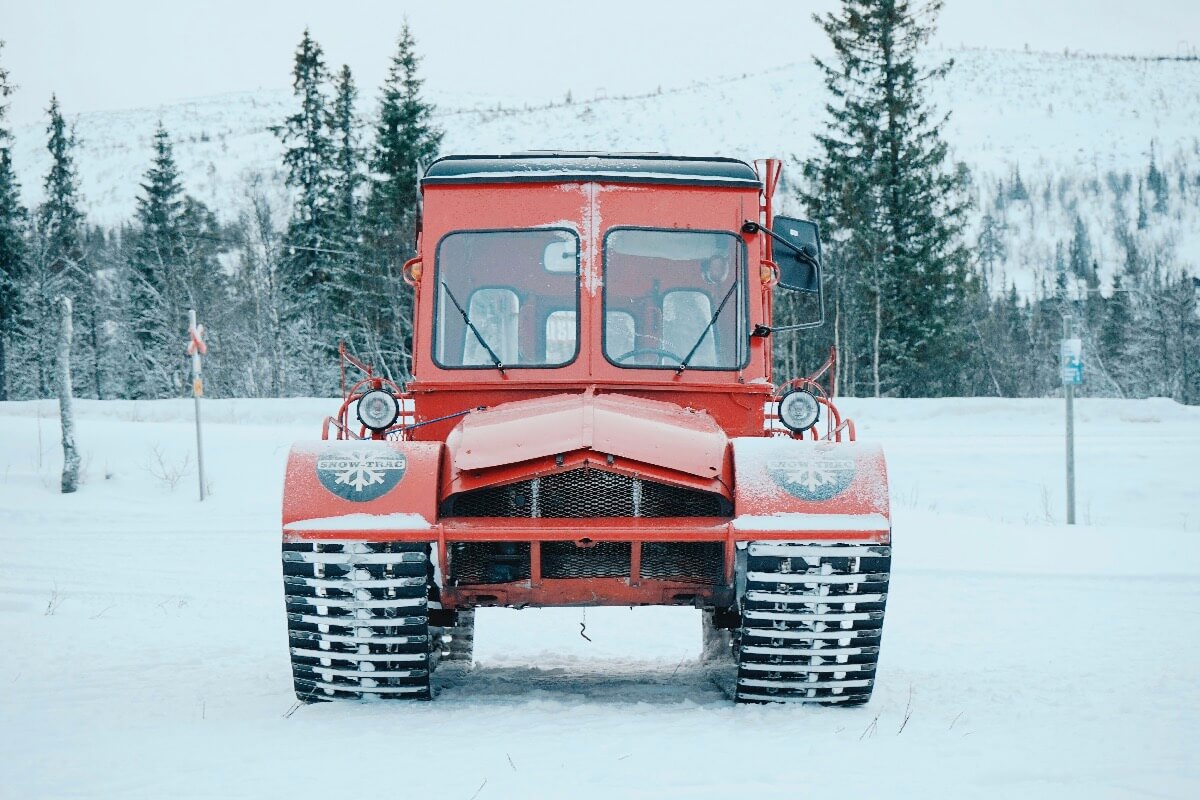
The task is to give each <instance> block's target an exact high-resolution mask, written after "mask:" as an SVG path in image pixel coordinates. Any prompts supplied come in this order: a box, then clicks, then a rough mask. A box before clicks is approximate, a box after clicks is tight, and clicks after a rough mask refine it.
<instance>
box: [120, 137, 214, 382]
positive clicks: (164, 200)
mask: <svg viewBox="0 0 1200 800" xmlns="http://www.w3.org/2000/svg"><path fill="white" fill-rule="evenodd" d="M135 223H136V225H135V229H134V231H133V232H132V234H131V236H130V238H131V239H132V241H133V247H132V252H131V256H130V259H129V267H130V269H129V276H130V279H131V283H132V286H131V289H130V293H129V294H130V300H129V303H128V305H127V308H126V324H127V326H128V330H129V331H130V332H131V334H132V337H133V341H134V346H133V347H132V348H131V352H130V357H131V358H132V359H133V365H132V366H133V371H134V374H135V375H136V376H137V386H136V387H135V389H134V391H135V392H136V394H137V395H138V396H140V397H164V396H172V395H177V394H179V393H180V392H181V391H182V390H184V389H185V388H186V386H187V380H186V378H187V363H186V359H185V358H184V355H183V351H182V350H181V348H180V344H179V343H180V341H181V338H182V336H183V333H184V331H185V330H186V328H187V312H188V309H192V308H194V309H196V312H197V314H198V315H199V317H200V319H201V320H202V321H204V322H205V324H206V325H207V326H208V327H209V328H210V329H211V330H214V331H215V330H219V328H220V326H219V325H217V324H215V323H217V321H218V318H219V316H220V314H221V313H222V311H223V308H224V305H223V304H222V303H220V302H219V301H220V300H221V299H222V297H223V295H222V292H223V290H224V282H223V279H222V273H221V270H220V267H219V265H218V263H217V253H218V251H219V249H220V247H219V243H220V240H221V231H220V228H219V226H218V225H217V221H216V217H215V216H214V215H213V213H212V212H211V211H209V209H208V208H207V207H206V206H205V205H204V204H203V203H201V202H200V201H198V200H196V199H194V198H192V197H190V196H188V195H187V194H185V192H184V189H183V185H182V183H181V182H180V179H179V169H178V166H177V165H176V162H175V155H174V149H173V146H172V144H171V138H170V135H169V134H168V133H167V131H166V130H165V129H164V128H163V127H162V124H161V123H160V124H159V127H158V130H157V131H156V132H155V134H154V157H153V161H152V162H151V165H150V168H149V169H148V170H147V171H146V175H145V179H144V180H143V182H142V193H141V195H140V196H139V197H138V199H137V211H136V214H135Z"/></svg>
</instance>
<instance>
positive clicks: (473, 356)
mask: <svg viewBox="0 0 1200 800" xmlns="http://www.w3.org/2000/svg"><path fill="white" fill-rule="evenodd" d="M519 310H520V309H519V303H518V300H517V294H516V292H514V291H512V290H511V289H479V290H477V291H476V292H475V293H474V294H472V295H471V300H470V303H469V304H468V307H467V314H468V315H470V317H471V322H472V323H473V324H474V325H475V327H476V328H478V329H479V332H480V333H481V334H482V335H483V338H484V339H485V340H487V343H488V344H489V345H490V346H491V347H492V349H493V350H495V351H496V355H497V356H499V358H500V360H501V361H502V362H504V363H505V364H511V363H514V362H515V361H516V360H517V335H518V333H519V331H518V330H517V320H518V311H519ZM463 333H464V335H465V336H466V339H465V340H464V341H463V365H464V366H477V365H481V364H491V363H492V359H491V357H490V356H489V355H488V352H487V349H486V348H485V347H484V346H483V345H482V344H480V342H479V339H478V338H477V337H476V336H475V334H474V333H473V332H472V331H471V330H470V329H466V330H464V331H463Z"/></svg>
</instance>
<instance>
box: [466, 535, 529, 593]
mask: <svg viewBox="0 0 1200 800" xmlns="http://www.w3.org/2000/svg"><path fill="white" fill-rule="evenodd" d="M528 579H529V542H453V543H452V544H451V545H450V582H451V583H454V584H461V583H471V584H474V583H510V582H512V581H523V580H528Z"/></svg>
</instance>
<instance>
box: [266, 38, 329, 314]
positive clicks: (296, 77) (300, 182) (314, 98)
mask: <svg viewBox="0 0 1200 800" xmlns="http://www.w3.org/2000/svg"><path fill="white" fill-rule="evenodd" d="M328 83H329V71H328V69H327V68H326V66H325V60H324V53H323V51H322V50H321V45H319V44H318V43H317V42H316V41H315V40H314V39H313V38H312V36H311V35H310V34H309V32H308V29H307V28H305V29H304V36H303V37H302V38H301V39H300V45H299V46H298V47H297V48H296V56H295V60H294V63H293V68H292V89H293V93H294V94H295V96H296V98H297V99H298V100H299V101H300V108H299V110H298V111H296V113H294V114H292V115H291V116H289V117H287V119H285V120H284V123H283V125H281V126H278V127H276V128H275V129H274V131H275V134H276V135H277V136H278V137H279V138H280V140H281V141H282V143H283V145H284V153H283V164H284V167H285V168H286V170H287V185H288V186H290V187H292V188H293V189H295V190H296V195H295V202H294V204H293V206H292V217H291V220H290V221H289V223H288V231H287V239H288V244H289V245H290V246H291V253H290V256H289V258H288V269H289V271H290V273H291V279H292V280H291V282H292V285H293V287H294V288H295V289H296V290H298V291H299V292H301V293H302V295H303V297H301V298H298V299H299V300H300V301H301V304H302V305H301V307H300V309H299V311H300V312H301V313H303V312H306V311H313V310H314V309H316V308H317V307H318V306H319V305H320V301H321V299H322V298H321V297H320V291H321V290H322V289H323V288H324V287H325V286H327V285H328V283H329V280H330V278H331V277H332V275H331V272H332V270H331V259H330V258H329V256H330V255H331V254H330V253H328V252H326V251H327V250H331V249H333V244H334V242H333V241H332V234H333V230H334V226H335V222H334V219H335V215H336V212H335V202H336V201H335V198H334V187H333V174H334V152H335V150H334V142H333V136H332V133H331V130H330V112H329V98H328V97H327V92H328Z"/></svg>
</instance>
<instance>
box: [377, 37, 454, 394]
mask: <svg viewBox="0 0 1200 800" xmlns="http://www.w3.org/2000/svg"><path fill="white" fill-rule="evenodd" d="M420 63H421V60H420V57H419V56H418V55H417V51H416V42H415V40H414V39H413V36H412V31H411V30H410V29H409V26H408V23H407V22H406V23H405V24H404V27H403V29H402V30H401V32H400V39H399V41H398V43H397V49H396V55H395V56H394V57H393V58H392V63H391V66H390V67H389V69H388V75H387V80H386V81H385V82H384V85H383V89H382V97H381V100H380V108H379V122H378V124H377V126H376V131H375V143H374V147H373V149H372V152H371V161H370V168H371V180H370V187H369V192H368V198H367V225H368V235H369V255H368V262H369V263H370V264H371V265H372V267H371V268H372V269H373V270H374V271H375V273H376V274H375V285H377V286H386V287H388V293H389V297H390V299H391V301H392V302H391V306H392V307H391V308H389V309H387V312H386V314H385V315H384V316H383V317H382V318H381V319H380V326H381V330H380V331H379V337H378V338H379V345H378V348H379V352H378V354H377V356H376V357H377V359H378V360H379V361H380V362H382V363H380V364H379V366H380V367H381V369H383V370H384V372H385V374H388V375H390V376H392V377H396V378H399V377H402V376H403V375H406V374H408V371H409V365H408V359H409V345H408V341H409V340H410V338H411V335H412V322H411V315H412V298H411V295H410V292H409V290H408V287H406V286H404V285H403V283H402V282H401V280H400V274H399V273H400V267H401V266H402V265H403V264H404V262H405V261H406V260H407V259H408V258H409V257H411V256H412V254H413V252H414V250H413V246H414V240H415V232H416V222H417V213H418V212H417V191H418V180H419V178H420V174H421V170H422V169H423V168H424V167H425V166H426V165H427V164H428V163H429V162H430V161H432V160H433V159H434V158H435V157H436V156H437V152H438V148H439V147H440V146H441V142H442V131H441V130H440V129H439V128H437V127H436V126H435V125H434V123H433V121H432V114H433V106H432V105H430V104H429V103H427V102H426V101H425V100H424V98H423V97H422V96H421V86H422V83H423V81H422V80H421V78H420V77H419V76H418V67H419V66H420Z"/></svg>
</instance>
